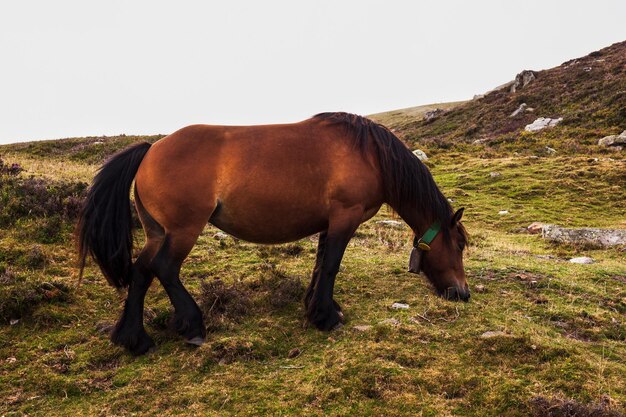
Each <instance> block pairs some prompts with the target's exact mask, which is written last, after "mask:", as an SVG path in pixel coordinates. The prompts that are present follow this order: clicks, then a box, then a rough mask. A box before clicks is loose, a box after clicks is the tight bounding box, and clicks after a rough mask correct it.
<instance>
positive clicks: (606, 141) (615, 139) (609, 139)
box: [598, 130, 626, 146]
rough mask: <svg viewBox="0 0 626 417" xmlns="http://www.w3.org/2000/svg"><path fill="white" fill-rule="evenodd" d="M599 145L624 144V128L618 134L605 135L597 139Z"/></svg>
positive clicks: (625, 143)
mask: <svg viewBox="0 0 626 417" xmlns="http://www.w3.org/2000/svg"><path fill="white" fill-rule="evenodd" d="M598 145H600V146H622V145H626V130H624V131H623V132H622V133H620V134H619V135H611V136H605V137H603V138H602V139H600V140H599V141H598Z"/></svg>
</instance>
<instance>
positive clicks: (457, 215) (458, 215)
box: [452, 207, 465, 226]
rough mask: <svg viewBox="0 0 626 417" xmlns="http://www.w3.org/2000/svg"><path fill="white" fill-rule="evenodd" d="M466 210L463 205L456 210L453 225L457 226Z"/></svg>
mask: <svg viewBox="0 0 626 417" xmlns="http://www.w3.org/2000/svg"><path fill="white" fill-rule="evenodd" d="M464 210H465V207H461V208H460V209H458V210H457V211H456V213H454V214H453V215H452V226H456V224H457V223H458V222H460V221H461V217H463V211H464Z"/></svg>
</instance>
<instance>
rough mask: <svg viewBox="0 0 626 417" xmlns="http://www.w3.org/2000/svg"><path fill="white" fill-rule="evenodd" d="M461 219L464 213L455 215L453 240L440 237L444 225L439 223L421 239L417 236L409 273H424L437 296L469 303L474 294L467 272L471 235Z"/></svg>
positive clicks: (452, 225)
mask: <svg viewBox="0 0 626 417" xmlns="http://www.w3.org/2000/svg"><path fill="white" fill-rule="evenodd" d="M461 216H463V209H459V210H457V212H456V213H454V214H453V215H452V218H451V220H450V222H451V223H450V229H449V232H450V233H449V238H446V237H445V236H443V234H442V233H439V231H440V229H441V225H439V224H438V223H433V224H432V225H431V227H430V228H429V229H428V230H427V231H426V232H425V233H424V235H422V237H421V238H420V237H418V236H415V238H414V240H413V250H412V251H411V257H410V259H409V272H413V273H415V274H419V273H420V271H424V274H425V275H426V277H427V278H428V279H429V281H430V282H432V284H433V285H434V286H435V289H436V290H437V293H438V294H439V295H441V296H442V297H444V298H447V299H448V300H463V301H468V300H469V298H470V291H469V287H468V286H467V281H466V280H465V269H464V268H463V249H465V245H466V243H467V235H466V233H465V229H464V228H463V225H462V224H461V223H460V220H461Z"/></svg>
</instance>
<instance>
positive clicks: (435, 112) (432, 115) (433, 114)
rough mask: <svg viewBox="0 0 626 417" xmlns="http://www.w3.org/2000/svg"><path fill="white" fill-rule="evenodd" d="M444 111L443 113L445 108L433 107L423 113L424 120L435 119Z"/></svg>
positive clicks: (430, 120)
mask: <svg viewBox="0 0 626 417" xmlns="http://www.w3.org/2000/svg"><path fill="white" fill-rule="evenodd" d="M444 113H445V110H443V109H435V110H430V111H427V112H426V113H424V120H426V121H427V122H432V121H433V120H435V119H437V118H438V117H439V116H441V115H442V114H444Z"/></svg>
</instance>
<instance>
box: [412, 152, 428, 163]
mask: <svg viewBox="0 0 626 417" xmlns="http://www.w3.org/2000/svg"><path fill="white" fill-rule="evenodd" d="M413 155H415V156H417V159H419V160H420V161H428V156H426V153H425V152H424V151H423V150H421V149H416V150H414V151H413Z"/></svg>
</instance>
